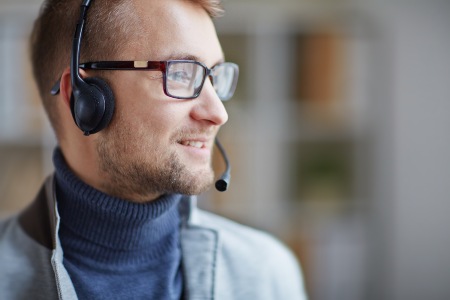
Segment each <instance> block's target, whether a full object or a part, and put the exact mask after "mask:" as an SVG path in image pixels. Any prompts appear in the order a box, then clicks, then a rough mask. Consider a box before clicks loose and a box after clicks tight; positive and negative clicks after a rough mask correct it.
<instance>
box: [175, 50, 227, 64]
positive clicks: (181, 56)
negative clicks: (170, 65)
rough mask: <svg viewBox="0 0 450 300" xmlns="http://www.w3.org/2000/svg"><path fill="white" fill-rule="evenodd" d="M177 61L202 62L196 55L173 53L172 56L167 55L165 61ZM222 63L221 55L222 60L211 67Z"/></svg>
mask: <svg viewBox="0 0 450 300" xmlns="http://www.w3.org/2000/svg"><path fill="white" fill-rule="evenodd" d="M177 59H181V60H195V61H198V62H203V61H202V59H200V57H198V56H196V55H192V54H189V53H176V54H175V53H174V54H171V55H169V56H168V57H167V59H166V60H177ZM224 61H225V60H224V58H223V55H222V58H221V59H219V60H218V61H216V62H215V63H214V64H213V66H215V65H217V64H220V63H223V62H224ZM203 63H204V62H203Z"/></svg>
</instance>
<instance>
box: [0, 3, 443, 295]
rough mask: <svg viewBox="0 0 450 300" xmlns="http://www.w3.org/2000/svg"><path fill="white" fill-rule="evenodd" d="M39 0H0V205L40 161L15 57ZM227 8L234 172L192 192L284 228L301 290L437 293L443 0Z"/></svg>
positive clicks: (21, 56)
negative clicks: (221, 188) (235, 82)
mask: <svg viewBox="0 0 450 300" xmlns="http://www.w3.org/2000/svg"><path fill="white" fill-rule="evenodd" d="M41 2H42V1H41V0H0V62H1V64H0V66H1V67H0V216H7V215H10V214H12V213H14V212H17V211H18V210H20V209H21V208H23V207H24V206H26V205H27V204H28V203H29V202H30V201H31V200H32V198H33V196H34V194H35V193H36V191H37V190H38V187H39V186H40V184H41V182H42V181H43V179H44V178H45V176H46V175H47V174H49V173H51V171H52V168H53V167H52V163H51V154H52V150H53V147H54V145H55V140H54V137H53V133H52V131H51V129H50V126H49V124H48V122H47V120H46V118H45V114H44V112H43V109H42V107H41V105H40V101H39V97H38V94H37V91H36V88H35V85H34V82H33V79H32V75H31V69H30V64H29V59H28V44H27V43H28V41H27V40H28V36H29V32H30V29H31V27H32V23H33V20H34V18H35V17H36V15H37V12H38V10H39V6H40V4H41ZM225 8H226V15H225V17H224V18H221V19H218V20H217V21H216V24H217V30H218V33H219V37H220V40H221V42H222V46H223V48H224V51H225V54H226V58H227V60H229V61H234V62H236V63H238V64H239V65H240V69H241V76H240V82H239V86H238V91H237V93H236V96H235V98H234V99H233V100H232V101H230V102H228V103H227V104H226V107H227V109H228V112H229V117H230V119H229V122H228V123H227V125H226V126H224V128H223V129H222V131H221V133H220V137H221V139H222V143H223V144H224V146H225V147H226V149H227V152H228V153H229V156H230V160H231V162H232V183H231V186H230V189H229V191H227V192H226V193H218V192H216V191H210V192H208V193H206V194H205V195H202V197H201V201H200V205H201V206H202V207H203V208H205V209H207V210H210V211H214V212H217V213H219V214H221V215H224V216H227V217H229V218H231V219H233V220H236V221H238V222H241V223H244V224H248V225H250V226H254V227H257V228H260V229H263V230H266V231H268V232H270V233H272V234H273V235H275V236H277V237H278V238H279V239H281V240H282V241H284V242H285V243H286V244H287V245H288V246H289V247H290V248H291V249H292V251H293V252H294V253H295V254H296V255H297V257H298V258H299V260H300V261H301V263H302V267H303V271H304V276H305V284H306V287H307V291H308V294H309V296H310V299H317V300H328V299H342V300H361V299H368V300H370V299H387V300H390V299H392V300H400V299H402V300H403V299H409V300H412V299H429V300H430V299H450V234H449V232H448V231H447V230H449V229H448V228H449V226H450V217H448V216H447V215H448V214H449V213H450V200H449V195H450V181H449V179H450V155H449V154H450V135H449V134H448V133H447V132H448V130H449V128H450V117H449V113H450V34H449V32H450V1H445V0H442V1H437V0H427V1H425V0H423V1H418V0H410V1H406V0H404V1H401V0H393V1H383V0H361V1H346V0H341V1H331V0H328V1H326V0H315V1H312V0H278V1H275V0H265V1H261V0H254V1H251V0H246V1H243V0H228V1H226V2H225ZM42 72H45V70H42ZM223 167H224V166H223V163H222V161H221V159H220V158H219V157H216V159H215V168H216V170H218V173H219V172H221V170H222V169H223ZM261 263H264V262H261Z"/></svg>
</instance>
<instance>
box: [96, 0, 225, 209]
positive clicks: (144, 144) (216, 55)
mask: <svg viewBox="0 0 450 300" xmlns="http://www.w3.org/2000/svg"><path fill="white" fill-rule="evenodd" d="M135 5H136V6H137V7H136V10H137V11H138V14H139V16H140V18H141V24H142V27H141V28H133V30H136V31H137V32H138V35H136V36H139V38H138V37H136V38H130V39H131V41H130V42H129V43H128V44H127V46H126V47H125V48H126V50H125V51H123V52H122V53H120V54H119V58H120V59H121V60H168V59H196V60H198V61H200V62H203V63H204V64H205V65H206V66H208V67H209V68H211V67H212V66H214V65H215V64H217V63H219V62H220V61H222V60H223V54H222V49H221V47H220V43H219V41H218V39H217V35H216V31H215V29H214V25H213V23H212V21H211V19H210V17H209V16H208V14H207V13H206V11H204V10H203V9H202V8H201V7H200V6H197V5H195V4H192V3H190V2H187V1H179V0H170V1H167V0H166V1H148V0H139V1H135ZM108 72H110V73H108V75H107V78H108V79H109V81H110V82H111V85H112V88H113V91H114V95H115V98H116V107H115V115H114V117H113V121H112V122H111V124H110V125H109V127H108V128H106V129H105V130H104V131H102V132H100V133H99V137H98V145H97V152H98V156H99V161H100V167H101V169H102V171H103V172H104V174H105V176H106V177H107V180H105V181H104V182H105V186H104V187H103V188H104V189H105V190H107V191H110V192H111V194H113V195H115V196H119V197H125V198H128V199H130V200H137V201H146V200H151V199H152V198H154V197H157V196H158V195H160V194H163V193H168V192H169V193H170V192H176V193H183V194H198V193H200V192H202V191H204V190H206V188H207V187H208V186H209V185H210V184H211V183H212V181H213V179H214V174H213V171H212V169H211V153H212V148H213V146H214V137H215V135H216V134H217V131H218V130H219V127H220V126H221V125H223V124H224V123H225V122H226V121H227V119H228V115H227V113H226V111H225V108H224V106H223V104H222V102H221V101H220V100H219V98H218V97H217V95H216V93H215V91H214V88H213V87H212V85H211V82H210V80H209V79H207V80H206V81H205V84H204V86H203V90H202V92H201V94H200V96H199V97H198V98H196V99H192V100H178V99H173V98H170V97H168V96H166V95H165V94H164V91H163V79H162V73H161V72H159V71H157V72H154V71H151V72H148V71H108Z"/></svg>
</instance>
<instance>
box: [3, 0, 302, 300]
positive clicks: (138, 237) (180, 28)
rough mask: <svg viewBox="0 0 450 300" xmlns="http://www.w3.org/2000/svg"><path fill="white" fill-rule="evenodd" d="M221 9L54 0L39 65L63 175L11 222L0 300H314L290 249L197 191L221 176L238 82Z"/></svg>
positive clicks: (176, 1)
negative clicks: (223, 38)
mask: <svg viewBox="0 0 450 300" xmlns="http://www.w3.org/2000/svg"><path fill="white" fill-rule="evenodd" d="M80 2H82V3H80ZM90 2H92V4H91V3H90ZM81 4H83V5H82V7H81V11H82V13H81V14H82V17H81V18H80V19H79V15H80V5H81ZM220 12H221V9H220V6H219V3H218V1H217V0H209V1H207V0H165V1H159V0H151V1H149V0H133V1H131V0H127V1H125V0H108V1H107V0H95V1H94V0H93V1H88V0H84V1H80V0H59V1H58V0H47V1H45V2H44V5H43V8H42V10H41V13H40V16H39V17H38V19H37V21H36V23H35V27H34V29H33V34H32V45H31V46H32V62H33V69H34V74H35V78H36V81H37V84H38V88H39V91H40V94H41V97H42V100H43V103H44V107H45V109H46V111H47V114H48V116H49V119H50V121H51V124H52V126H53V128H54V130H55V133H56V136H57V140H58V147H57V149H55V152H54V157H53V160H54V164H55V174H54V175H53V176H50V177H49V178H48V179H47V181H46V183H45V184H44V186H43V187H42V189H41V191H40V192H39V193H38V196H37V197H36V200H35V201H34V202H33V203H32V204H31V206H30V207H29V208H28V209H26V210H25V211H24V212H22V213H21V214H19V215H18V216H17V217H14V218H11V219H9V220H6V221H5V222H3V223H2V224H1V225H0V236H1V239H0V266H1V268H0V299H77V298H78V299H305V294H304V291H303V288H302V279H301V275H300V272H299V269H298V266H297V263H296V261H295V259H294V258H293V256H292V255H291V254H290V252H288V251H287V250H286V249H285V248H284V246H282V245H281V244H279V243H278V242H277V241H275V240H274V239H273V238H271V237H269V236H268V235H265V234H263V233H260V232H257V231H255V230H252V229H249V228H246V227H244V226H241V225H237V224H235V223H233V222H231V221H228V220H225V219H222V218H220V217H218V216H214V215H211V214H209V213H206V212H203V211H200V210H198V209H197V208H196V207H195V197H194V196H189V195H196V194H199V193H201V192H203V191H205V190H206V189H207V188H208V187H209V186H210V185H211V183H212V181H213V178H214V174H213V171H212V169H211V152H212V148H213V144H214V139H215V136H216V134H217V131H218V130H219V128H220V126H222V125H223V124H224V123H225V122H226V121H227V118H228V115H227V112H226V111H225V108H224V106H223V104H222V102H221V100H225V99H227V98H229V97H230V96H231V95H232V93H233V91H234V87H235V83H236V79H237V66H236V65H234V64H231V63H225V62H224V56H223V53H222V49H221V46H220V43H219V41H218V39H217V35H216V31H215V28H214V25H213V23H212V20H211V17H215V16H217V15H219V14H220ZM84 15H87V17H86V21H84ZM77 22H78V24H79V26H78V27H76V24H77ZM75 28H77V29H76V30H75V32H76V34H75V38H74V35H73V34H74V33H73V32H74V29H75ZM74 40H75V42H74ZM80 45H81V46H80ZM79 48H80V49H81V54H80V55H81V58H80V61H78V57H77V56H78V51H79V50H78V49H79ZM71 56H72V58H71ZM80 62H82V63H81V64H80ZM93 78H94V79H93ZM55 82H57V84H56V85H54V83H55ZM52 87H53V89H52ZM51 89H52V93H53V95H54V96H51V95H50V93H49V91H50V90H51ZM74 121H75V122H74ZM80 129H81V130H80ZM83 133H84V134H83Z"/></svg>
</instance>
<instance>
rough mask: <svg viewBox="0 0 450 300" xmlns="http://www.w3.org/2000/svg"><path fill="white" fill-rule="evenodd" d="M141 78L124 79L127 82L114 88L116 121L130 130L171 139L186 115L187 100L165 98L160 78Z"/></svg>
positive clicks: (148, 135)
mask: <svg viewBox="0 0 450 300" xmlns="http://www.w3.org/2000/svg"><path fill="white" fill-rule="evenodd" d="M136 73H139V72H136ZM143 79H144V78H142V77H140V78H134V80H130V79H129V80H128V81H125V80H123V81H121V82H122V83H124V82H128V84H120V85H119V86H117V87H116V89H115V90H116V91H117V94H116V115H117V119H118V120H117V121H118V122H120V123H122V125H123V126H124V127H126V128H127V130H129V131H135V132H139V133H141V134H142V133H146V135H147V138H151V136H158V137H159V138H161V137H163V136H167V137H169V138H170V136H171V135H173V133H174V132H175V131H176V130H177V128H181V127H183V122H186V118H188V116H189V113H188V111H185V110H186V109H187V105H186V104H187V103H184V102H182V101H179V100H175V99H172V98H169V97H167V96H166V95H165V94H164V91H163V90H162V83H161V80H162V79H159V80H158V79H152V80H150V79H146V78H145V79H144V80H143Z"/></svg>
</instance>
